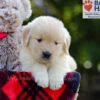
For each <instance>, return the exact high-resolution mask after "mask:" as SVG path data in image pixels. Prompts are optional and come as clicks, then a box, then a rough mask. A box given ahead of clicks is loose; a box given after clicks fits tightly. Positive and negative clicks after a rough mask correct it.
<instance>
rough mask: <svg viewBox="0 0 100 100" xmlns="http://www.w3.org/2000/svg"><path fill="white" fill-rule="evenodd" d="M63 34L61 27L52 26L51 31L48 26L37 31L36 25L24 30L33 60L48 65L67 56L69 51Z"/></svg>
mask: <svg viewBox="0 0 100 100" xmlns="http://www.w3.org/2000/svg"><path fill="white" fill-rule="evenodd" d="M36 26H37V25H36ZM63 32H64V30H63V29H62V28H61V29H60V27H58V28H57V27H54V26H51V27H50V29H49V27H48V26H47V25H46V26H45V27H42V26H41V27H40V28H38V29H37V27H34V25H30V27H27V28H25V30H24V40H25V42H24V43H25V44H26V45H25V46H26V47H27V48H28V50H29V51H30V53H31V55H32V56H33V59H35V60H36V61H38V62H39V63H43V64H48V63H50V62H54V61H55V60H56V59H57V58H59V57H61V56H63V55H64V54H66V53H67V51H68V49H69V45H67V40H66V35H65V33H63ZM26 34H27V35H26Z"/></svg>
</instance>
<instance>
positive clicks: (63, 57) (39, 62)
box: [20, 16, 76, 90]
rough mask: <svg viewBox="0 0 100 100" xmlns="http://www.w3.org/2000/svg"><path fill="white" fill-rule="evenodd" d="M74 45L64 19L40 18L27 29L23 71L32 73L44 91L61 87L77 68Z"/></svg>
mask: <svg viewBox="0 0 100 100" xmlns="http://www.w3.org/2000/svg"><path fill="white" fill-rule="evenodd" d="M70 42H71V37H70V35H69V33H68V31H67V29H66V28H65V27H64V25H63V23H62V22H61V21H60V20H58V19H56V18H53V17H50V16H40V17H38V18H36V19H35V20H33V21H32V22H31V23H29V24H28V25H26V26H24V28H23V44H24V45H23V48H22V51H21V53H20V60H21V62H22V70H23V71H30V72H32V74H33V76H34V78H35V81H36V82H37V84H38V85H39V86H41V87H43V88H46V87H48V86H49V87H50V88H51V89H53V90H57V89H59V88H61V86H62V84H63V83H64V77H65V75H66V74H67V73H68V72H71V71H75V69H76V62H75V61H74V59H73V58H72V57H71V56H70V54H69V47H70Z"/></svg>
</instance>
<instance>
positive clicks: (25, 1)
mask: <svg viewBox="0 0 100 100" xmlns="http://www.w3.org/2000/svg"><path fill="white" fill-rule="evenodd" d="M21 2H22V5H23V8H24V16H23V17H24V20H25V19H27V18H29V17H30V16H31V14H32V9H31V4H30V1H29V0H21Z"/></svg>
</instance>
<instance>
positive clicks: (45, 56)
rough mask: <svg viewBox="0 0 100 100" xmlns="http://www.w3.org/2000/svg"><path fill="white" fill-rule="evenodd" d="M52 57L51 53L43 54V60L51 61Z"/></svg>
mask: <svg viewBox="0 0 100 100" xmlns="http://www.w3.org/2000/svg"><path fill="white" fill-rule="evenodd" d="M50 57H51V53H50V52H48V51H45V52H43V53H42V58H44V59H50Z"/></svg>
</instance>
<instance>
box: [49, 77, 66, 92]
mask: <svg viewBox="0 0 100 100" xmlns="http://www.w3.org/2000/svg"><path fill="white" fill-rule="evenodd" d="M63 84H64V80H63V78H61V77H59V76H58V77H57V76H54V77H50V79H49V85H50V88H51V89H52V90H58V89H60V88H61V87H62V85H63Z"/></svg>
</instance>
